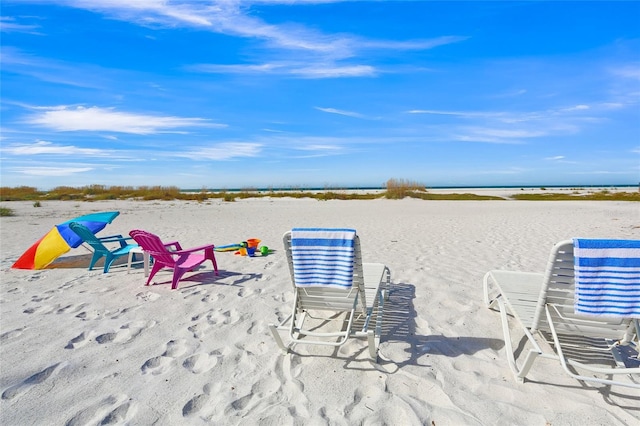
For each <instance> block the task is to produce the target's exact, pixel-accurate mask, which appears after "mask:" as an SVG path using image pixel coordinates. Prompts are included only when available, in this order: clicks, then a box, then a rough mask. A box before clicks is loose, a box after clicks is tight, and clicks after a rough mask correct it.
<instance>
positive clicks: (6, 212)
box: [0, 207, 15, 216]
mask: <svg viewBox="0 0 640 426" xmlns="http://www.w3.org/2000/svg"><path fill="white" fill-rule="evenodd" d="M0 216H15V213H14V212H13V210H11V209H10V208H8V207H0Z"/></svg>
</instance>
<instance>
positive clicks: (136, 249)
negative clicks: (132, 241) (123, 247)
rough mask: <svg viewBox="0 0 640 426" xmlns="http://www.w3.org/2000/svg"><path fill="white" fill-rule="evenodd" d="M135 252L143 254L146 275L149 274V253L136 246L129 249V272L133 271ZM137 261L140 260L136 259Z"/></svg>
mask: <svg viewBox="0 0 640 426" xmlns="http://www.w3.org/2000/svg"><path fill="white" fill-rule="evenodd" d="M134 254H141V255H142V259H143V260H142V261H143V262H144V276H145V277H148V276H149V253H147V252H146V251H144V250H142V247H134V248H132V249H131V250H129V261H128V262H127V274H128V273H129V272H131V262H132V261H133V255H134ZM135 263H140V261H136V262H135Z"/></svg>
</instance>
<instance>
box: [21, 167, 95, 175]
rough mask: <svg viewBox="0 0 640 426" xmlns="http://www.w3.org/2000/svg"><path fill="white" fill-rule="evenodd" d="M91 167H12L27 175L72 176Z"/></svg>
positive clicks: (89, 169)
mask: <svg viewBox="0 0 640 426" xmlns="http://www.w3.org/2000/svg"><path fill="white" fill-rule="evenodd" d="M92 170H93V168H91V167H14V168H13V171H14V172H16V173H19V174H23V175H29V176H49V177H59V176H73V175H76V174H78V173H86V172H90V171H92Z"/></svg>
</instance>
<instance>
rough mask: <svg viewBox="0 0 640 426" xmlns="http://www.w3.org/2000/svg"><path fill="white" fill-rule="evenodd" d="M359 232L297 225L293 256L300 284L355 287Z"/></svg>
mask: <svg viewBox="0 0 640 426" xmlns="http://www.w3.org/2000/svg"><path fill="white" fill-rule="evenodd" d="M355 236H356V231H355V230H353V229H342V228H294V229H292V230H291V256H292V261H293V272H294V281H295V285H296V286H297V287H322V286H324V287H333V288H344V289H348V288H351V285H352V284H353V259H354V249H355Z"/></svg>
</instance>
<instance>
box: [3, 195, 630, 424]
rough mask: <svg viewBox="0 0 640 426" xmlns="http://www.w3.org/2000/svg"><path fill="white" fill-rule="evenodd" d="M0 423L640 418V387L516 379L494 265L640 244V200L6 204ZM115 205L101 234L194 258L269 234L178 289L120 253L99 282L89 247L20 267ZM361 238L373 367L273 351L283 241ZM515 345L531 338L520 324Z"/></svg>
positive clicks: (284, 309)
mask: <svg viewBox="0 0 640 426" xmlns="http://www.w3.org/2000/svg"><path fill="white" fill-rule="evenodd" d="M3 206H4V207H9V208H11V209H12V210H13V211H14V212H15V216H12V217H1V218H0V236H1V242H0V244H1V245H0V250H1V255H0V277H1V285H0V289H1V290H0V315H1V316H0V393H1V398H0V423H1V424H3V425H74V426H75V425H113V424H119V425H126V424H128V425H151V424H155V425H204V424H217V425H227V424H228V425H237V424H242V425H254V424H264V425H302V424H305V425H360V424H364V425H437V426H442V425H516V424H517V425H637V424H638V423H639V422H640V392H639V391H638V390H634V389H630V388H624V387H609V386H585V385H584V384H582V383H580V382H578V381H576V380H574V379H572V378H570V377H568V376H567V375H565V374H564V373H563V371H562V368H561V366H560V365H559V364H558V363H557V362H554V361H551V360H545V359H539V360H538V361H536V364H535V365H534V367H533V369H532V371H531V373H530V377H529V380H527V381H526V382H525V383H524V384H519V383H517V382H516V381H515V380H514V379H513V377H512V375H511V371H510V370H509V367H508V365H507V362H506V358H505V356H504V352H503V349H504V342H503V335H502V331H501V324H500V318H499V314H498V313H497V312H495V311H491V310H489V309H487V308H486V307H485V306H484V303H483V300H482V277H483V275H484V273H485V272H486V271H488V270H490V269H512V270H522V271H532V272H542V271H543V270H544V267H545V265H546V261H547V258H548V255H549V251H550V249H551V247H552V246H553V245H554V244H555V243H556V242H558V241H560V240H564V239H570V238H574V237H584V238H623V239H640V204H639V203H632V202H609V201H603V202H594V201H568V202H564V201H557V202H540V201H537V202H529V201H506V200H505V201H423V200H416V199H404V200H386V199H380V200H367V201H356V200H349V201H340V200H331V201H318V200H314V199H291V198H282V199H272V198H268V197H265V198H256V199H245V200H238V201H236V202H224V201H222V200H211V201H206V202H202V203H198V202H186V201H100V202H74V201H55V202H54V201H51V202H49V201H46V202H42V206H41V207H38V208H35V207H34V206H33V203H32V202H10V203H3ZM111 210H117V211H120V215H119V216H118V217H117V218H116V219H115V221H114V222H113V223H112V224H111V225H109V226H108V227H107V228H105V230H103V231H101V232H100V234H99V236H106V235H112V234H123V235H128V233H129V231H130V230H132V229H144V230H148V231H150V232H153V233H155V234H157V235H159V236H160V237H161V238H162V239H163V240H165V241H171V240H179V241H180V242H181V244H182V246H183V247H191V246H198V245H202V244H207V243H213V244H216V245H226V244H232V243H238V242H241V241H243V240H247V239H249V238H259V239H261V240H262V245H266V246H268V247H269V248H271V249H272V250H273V252H272V253H271V254H269V255H268V256H265V257H253V258H249V257H242V256H237V255H235V254H234V253H233V252H218V253H216V258H217V261H218V266H219V268H220V274H219V276H216V275H215V274H214V273H213V269H212V267H211V264H210V263H206V264H205V265H204V266H203V267H202V268H200V269H198V270H197V271H195V272H192V273H188V274H187V275H186V276H185V278H184V279H183V281H181V283H180V287H179V289H177V290H171V275H170V272H168V271H167V272H160V273H159V274H158V275H157V276H156V278H155V283H156V284H155V285H153V286H149V287H146V286H144V283H145V277H144V272H143V269H142V267H141V266H138V267H136V268H134V269H133V270H132V271H131V272H130V273H128V271H127V268H126V258H125V259H120V260H119V261H118V262H117V264H116V266H113V267H112V268H111V270H110V271H109V273H107V274H103V272H102V268H101V267H100V266H101V265H102V261H101V262H100V263H98V266H99V267H98V268H96V269H95V270H93V271H88V270H87V268H88V264H89V260H90V258H91V256H90V252H89V251H88V250H87V249H85V248H83V247H80V248H77V249H73V250H71V251H69V252H68V253H66V254H65V255H63V256H62V257H60V258H59V259H58V260H57V261H55V262H54V263H53V264H52V265H50V266H49V267H48V268H47V269H43V270H16V269H11V265H12V264H13V262H15V260H16V259H17V258H18V257H19V256H20V255H21V254H22V253H23V252H24V250H26V249H27V248H28V247H29V246H30V245H31V244H33V243H34V242H35V241H36V240H38V239H39V238H40V237H42V236H43V235H44V234H45V233H46V232H48V231H49V230H50V229H51V228H52V227H53V226H54V225H55V224H56V223H59V222H62V221H65V220H68V219H71V218H73V217H75V216H78V215H80V214H85V213H90V212H97V211H111ZM294 226H300V227H305V226H327V227H351V228H355V229H356V230H357V231H358V234H359V236H360V239H361V242H362V250H363V257H364V260H365V261H370V262H382V263H385V264H386V265H387V266H388V267H389V268H390V269H391V274H392V275H391V276H392V289H391V294H390V297H389V301H388V303H387V305H386V307H385V314H384V324H383V331H382V343H381V345H380V355H381V359H380V360H379V363H378V364H375V363H372V362H371V361H370V360H369V359H368V357H367V349H366V348H367V346H366V343H365V342H363V341H359V340H353V341H351V342H349V343H347V344H346V345H345V346H344V347H342V348H341V349H340V350H338V351H336V350H334V349H332V348H328V347H310V346H298V347H296V349H295V351H294V353H291V354H288V355H284V354H282V353H281V352H280V350H279V349H278V347H277V346H276V343H275V342H274V340H273V338H272V337H271V335H270V332H269V328H268V324H269V323H272V322H277V321H278V320H280V319H282V318H284V317H285V316H286V315H288V313H289V311H290V309H291V303H292V300H293V292H292V289H291V282H290V278H289V271H288V267H287V263H286V260H285V258H284V253H283V250H282V248H283V246H282V234H283V233H284V232H285V231H287V230H289V229H291V228H292V227H294ZM514 333H516V335H518V336H521V335H522V333H519V332H518V331H516V330H514Z"/></svg>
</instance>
